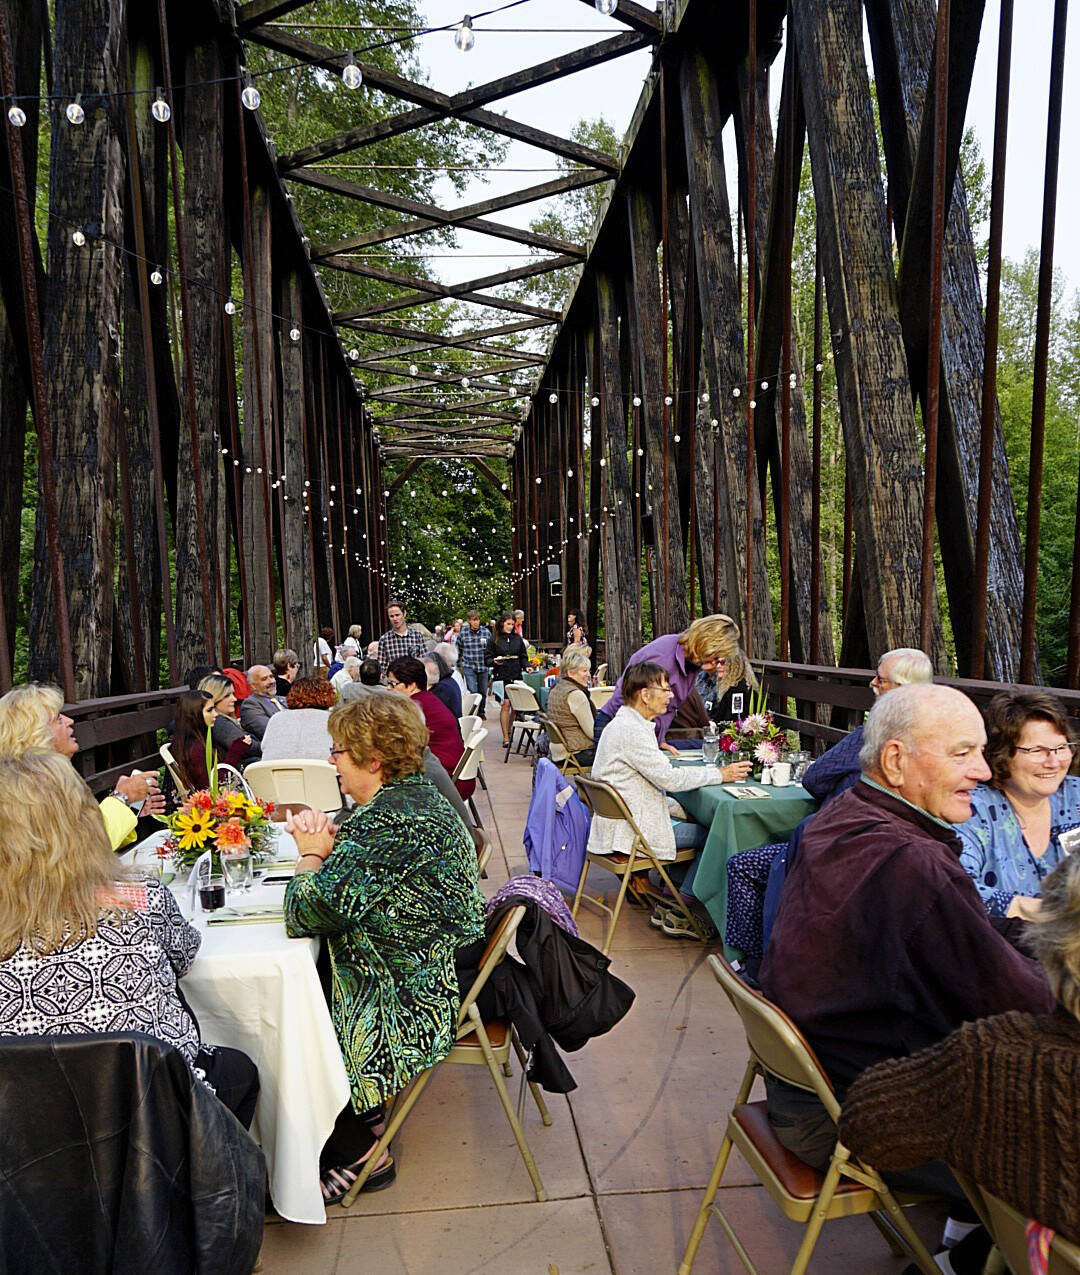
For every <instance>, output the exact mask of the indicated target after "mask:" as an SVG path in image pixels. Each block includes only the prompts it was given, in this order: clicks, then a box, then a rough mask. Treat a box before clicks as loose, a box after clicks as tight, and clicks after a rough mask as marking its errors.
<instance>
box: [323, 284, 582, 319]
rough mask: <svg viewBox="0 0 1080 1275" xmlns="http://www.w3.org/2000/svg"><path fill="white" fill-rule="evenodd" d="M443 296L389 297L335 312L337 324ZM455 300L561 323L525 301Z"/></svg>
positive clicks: (466, 295) (466, 296)
mask: <svg viewBox="0 0 1080 1275" xmlns="http://www.w3.org/2000/svg"><path fill="white" fill-rule="evenodd" d="M443 295H444V294H442V293H439V292H431V291H428V290H427V289H424V290H423V291H420V292H416V293H409V294H408V295H407V296H404V297H400V296H399V297H390V298H389V299H388V300H386V301H373V302H372V303H371V304H370V305H366V306H361V307H360V308H359V309H356V310H340V311H337V312H335V314H334V316H333V318H334V322H335V323H347V322H348V321H349V320H350V319H363V318H367V317H369V316H374V315H379V314H392V313H393V312H394V311H395V310H406V309H411V308H412V307H413V306H419V305H430V304H431V302H432V301H440V300H442V299H443ZM454 298H455V300H458V301H468V302H471V303H472V304H473V305H479V306H485V307H486V308H487V309H489V310H508V311H509V312H510V313H511V314H528V315H531V316H532V317H533V318H536V319H547V320H549V321H550V322H552V323H555V322H558V320H559V319H560V318H561V315H560V314H559V312H558V311H557V310H548V309H545V308H544V307H543V306H538V305H529V304H528V303H527V302H525V301H514V300H512V299H511V298H509V297H496V296H493V295H492V294H491V293H488V292H461V293H455V294H454Z"/></svg>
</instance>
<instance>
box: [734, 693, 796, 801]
mask: <svg viewBox="0 0 1080 1275" xmlns="http://www.w3.org/2000/svg"><path fill="white" fill-rule="evenodd" d="M748 707H749V709H750V711H749V712H748V713H747V714H746V716H745V717H739V718H736V719H735V721H733V722H728V724H727V725H726V726H725V727H724V729H723V730H722V731H721V733H720V751H721V752H725V753H728V754H732V755H733V756H734V757H735V758H737V757H738V756H740V755H741V756H742V757H744V758H745V759H747V760H749V761H752V762H753V763H754V777H755V778H758V779H760V777H761V771H762V768H763V767H765V766H771V765H773V763H774V762H778V761H779V760H780V759H781V757H782V756H783V754H784V753H785V752H787V751H788V749H789V748H792V747H793V746H794V745H793V744H792V743H791V739H790V734H789V732H787V731H785V730H782V729H781V728H780V727H779V726H777V724H776V722H775V721H774V720H773V715H772V713H771V712H770V711H769V710H768V709H767V708H766V707H765V691H764V689H763V688H761V689H759V690H757V691H752V692H751V694H750V702H749V705H748Z"/></svg>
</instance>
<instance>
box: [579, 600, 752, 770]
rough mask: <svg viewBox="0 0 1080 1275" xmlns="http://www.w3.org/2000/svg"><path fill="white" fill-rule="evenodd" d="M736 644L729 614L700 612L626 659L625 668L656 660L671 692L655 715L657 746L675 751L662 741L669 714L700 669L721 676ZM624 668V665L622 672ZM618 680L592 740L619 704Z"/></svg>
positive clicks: (597, 737)
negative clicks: (682, 627)
mask: <svg viewBox="0 0 1080 1275" xmlns="http://www.w3.org/2000/svg"><path fill="white" fill-rule="evenodd" d="M738 647H739V626H738V625H737V624H736V623H735V621H734V620H733V619H732V618H731V616H730V615H703V616H702V617H701V618H700V619H698V620H694V621H693V622H692V623H691V625H690V627H689V628H688V629H687V630H686V631H685V632H683V633H665V634H664V636H663V637H658V638H654V639H653V640H652V641H651V642H650V643H649V644H648V645H647V646H643V647H642V648H641V649H640V650H639V651H635V652H634V654H633V655H631V657H630V659H629V660H627V662H626V667H627V668H631V667H632V666H633V665H635V664H642V663H644V662H645V661H648V662H649V663H650V664H659V665H660V667H661V668H662V669H663V670H664V672H665V673H667V677H668V686H670V687H671V689H672V690H673V691H674V692H675V694H674V695H673V696H672V699H671V703H670V704H669V705H668V706H667V709H666V710H665V712H663V713H662V714H661V715H660V716H659V717H658V718H657V719H656V723H655V725H656V738H657V739H658V740H659V741H660V747H661V748H666V749H667V750H668V752H672V753H673V752H676V751H677V750H676V749H674V748H672V747H671V745H670V744H666V743H665V742H664V741H665V740H666V739H667V732H668V727H669V726H670V725H671V721H672V718H673V717H674V716H675V714H676V713H677V712H678V711H679V709H680V707H681V706H682V705H683V703H684V702H685V701H686V700H688V699H689V698H690V694H691V692H692V691H693V689H694V682H695V680H696V679H697V675H698V673H699V672H701V670H702V669H704V671H705V672H706V673H717V672H719V673H720V675H721V676H722V675H723V667H722V666H723V665H724V664H725V662H726V661H727V660H729V659H731V658H732V656H734V654H735V652H736V651H737V650H738ZM625 671H626V670H625V669H624V670H623V673H624V675H625ZM622 683H623V680H622V678H621V677H620V678H619V680H618V682H616V684H615V694H614V695H612V697H611V699H609V700H608V702H607V703H606V704H605V705H604V707H603V708H602V709H601V710H600V711H599V712H598V713H597V714H596V723H595V726H594V727H593V742H594V743H596V744H598V743H599V742H600V736H601V735H602V734H603V733H604V730H605V728H606V727H607V726H608V724H609V723H610V722H611V720H612V718H613V717H614V716H615V714H616V713H617V712H618V711H619V709H620V708H622V706H623V702H624V701H623V693H622Z"/></svg>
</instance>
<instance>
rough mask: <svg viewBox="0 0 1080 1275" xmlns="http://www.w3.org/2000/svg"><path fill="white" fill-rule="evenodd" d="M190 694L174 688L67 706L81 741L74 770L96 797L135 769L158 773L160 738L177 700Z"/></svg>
mask: <svg viewBox="0 0 1080 1275" xmlns="http://www.w3.org/2000/svg"><path fill="white" fill-rule="evenodd" d="M187 689H188V688H187V687H186V686H172V687H168V688H167V689H165V690H161V691H145V692H143V693H142V694H136V695H113V696H110V697H109V698H107V699H88V700H82V701H80V702H78V703H75V704H65V705H64V707H63V710H62V711H63V712H64V713H66V714H67V716H68V717H70V718H71V719H72V721H73V722H74V723H75V726H74V730H75V738H76V739H77V740H78V741H79V751H78V752H77V753H76V754H75V765H76V766H77V767H78V769H79V772H80V773H81V774H82V776H83V778H84V779H85V780H86V782H87V783H88V784H89V785H90V787H91V788H92V789H93V790H94V792H105V791H107V790H108V789H110V788H111V787H112V786H113V784H115V783H116V781H117V779H119V778H120V776H121V775H124V774H128V773H129V772H130V771H131V770H132V769H138V770H157V769H158V767H159V766H160V765H161V757H160V756H159V755H158V751H157V750H158V738H157V733H158V731H160V730H167V729H168V728H169V726H170V725H171V724H172V720H173V717H174V716H175V713H176V701H177V698H178V696H180V695H181V694H182V693H183V692H184V691H186V690H187Z"/></svg>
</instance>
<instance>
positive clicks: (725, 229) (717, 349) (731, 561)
mask: <svg viewBox="0 0 1080 1275" xmlns="http://www.w3.org/2000/svg"><path fill="white" fill-rule="evenodd" d="M680 89H681V93H682V106H683V112H682V113H683V133H684V141H685V145H686V163H687V172H688V177H689V184H690V223H691V227H692V229H693V233H694V259H695V263H696V267H697V276H698V298H699V304H700V306H701V318H702V330H703V331H704V334H705V338H704V342H703V344H704V355H705V358H704V363H705V371H706V377H707V382H708V386H709V399H710V403H711V406H712V413H713V414H712V416H711V417H710V422H711V420H713V419H715V420H716V421H717V422H718V426H717V429H718V431H719V433H718V436H717V442H716V459H717V461H718V466H717V481H716V491H717V498H718V501H719V517H718V518H717V519H716V523H715V525H714V535H715V537H716V545H717V551H718V552H719V554H720V573H719V574H720V589H719V591H718V596H717V597H716V599H715V600H714V605H715V606H718V607H720V609H721V610H726V612H727V613H729V614H731V615H733V616H735V617H736V618H738V617H739V616H740V615H741V614H742V607H743V603H742V587H741V580H742V576H743V570H744V564H745V562H746V531H745V528H746V522H747V512H746V510H747V501H748V500H750V501H752V502H753V524H754V528H755V533H754V540H753V546H752V551H753V573H752V574H753V581H754V606H753V616H754V620H753V623H754V631H753V650H754V653H755V656H756V657H757V658H767V657H769V656H771V655H772V654H773V652H774V650H775V639H774V636H773V625H772V607H771V604H770V601H769V580H768V574H767V571H766V563H765V543H764V530H763V527H762V521H761V503H760V499H759V496H758V493H757V490H756V489H755V490H752V491H749V492H748V491H747V488H746V410H747V400H748V398H749V393H748V387H747V385H746V371H745V366H746V365H745V358H744V354H743V334H742V324H741V322H740V319H739V315H740V300H739V289H738V278H737V273H736V262H735V247H734V242H733V235H732V228H731V213H730V209H729V206H728V196H727V172H726V170H725V166H724V152H723V142H722V138H721V134H722V130H723V126H724V121H725V116H724V114H723V112H722V111H721V108H720V96H719V90H718V85H717V82H716V77H715V75H714V74H713V71H712V68H711V67H710V66H709V64H708V62H707V61H706V59H705V57H704V55H703V54H702V53H700V52H699V51H696V50H695V51H693V52H688V53H687V54H686V56H685V58H684V59H683V61H682V64H681V67H680ZM735 389H738V390H739V396H738V397H735V395H734V390H735Z"/></svg>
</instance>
